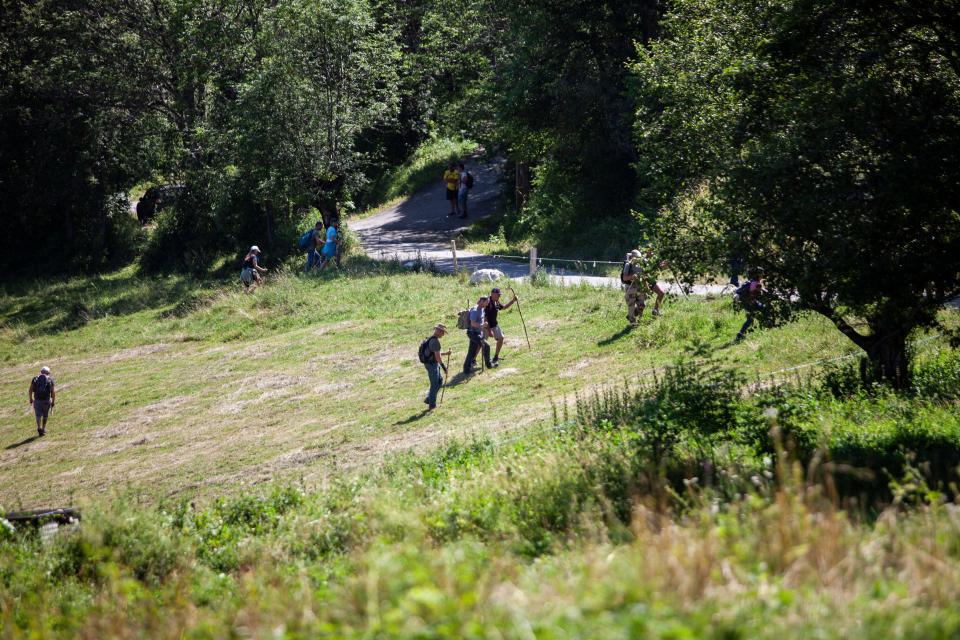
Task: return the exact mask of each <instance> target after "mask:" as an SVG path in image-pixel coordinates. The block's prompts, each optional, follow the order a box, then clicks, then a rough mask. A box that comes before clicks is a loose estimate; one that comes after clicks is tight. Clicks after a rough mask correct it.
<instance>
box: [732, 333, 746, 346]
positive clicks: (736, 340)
mask: <svg viewBox="0 0 960 640" xmlns="http://www.w3.org/2000/svg"><path fill="white" fill-rule="evenodd" d="M743 338H744V336H743V334H742V333H738V334H737V337H736V338H734V339H733V344H740V343H741V342H743Z"/></svg>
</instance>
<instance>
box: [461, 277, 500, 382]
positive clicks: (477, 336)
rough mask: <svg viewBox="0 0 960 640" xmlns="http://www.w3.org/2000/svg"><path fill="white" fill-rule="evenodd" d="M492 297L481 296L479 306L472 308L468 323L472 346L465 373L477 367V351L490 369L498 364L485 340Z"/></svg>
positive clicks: (465, 365)
mask: <svg viewBox="0 0 960 640" xmlns="http://www.w3.org/2000/svg"><path fill="white" fill-rule="evenodd" d="M489 302H490V299H489V298H487V296H480V298H479V299H478V300H477V306H475V307H474V308H473V309H470V313H469V324H468V325H467V338H469V339H470V347H469V348H468V349H467V357H466V359H465V360H464V361H463V373H464V375H470V374H471V373H473V370H474V368H475V367H476V360H477V352H478V351H480V352H481V353H482V355H483V363H484V364H485V365H486V367H487V368H488V369H493V368H494V367H495V366H496V365H495V364H493V363H492V362H490V345H489V344H487V341H486V340H485V338H486V335H487V328H488V327H489V325H488V324H487V318H486V308H487V304H488V303H489Z"/></svg>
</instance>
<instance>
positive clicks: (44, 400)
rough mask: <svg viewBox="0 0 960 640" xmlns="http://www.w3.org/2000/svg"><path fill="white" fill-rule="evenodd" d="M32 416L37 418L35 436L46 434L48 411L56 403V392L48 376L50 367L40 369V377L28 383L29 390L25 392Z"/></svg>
mask: <svg viewBox="0 0 960 640" xmlns="http://www.w3.org/2000/svg"><path fill="white" fill-rule="evenodd" d="M27 397H28V398H29V399H30V404H31V405H32V406H33V414H34V415H35V416H36V418H37V435H41V436H42V435H44V434H46V433H47V419H48V418H49V417H50V410H51V409H53V405H55V404H56V402H57V390H56V388H55V386H54V383H53V377H52V376H51V375H50V367H42V368H41V369H40V375H38V376H37V377H36V378H34V379H33V380H31V381H30V390H29V391H28V392H27Z"/></svg>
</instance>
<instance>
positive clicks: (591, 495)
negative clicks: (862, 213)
mask: <svg viewBox="0 0 960 640" xmlns="http://www.w3.org/2000/svg"><path fill="white" fill-rule="evenodd" d="M517 291H518V293H519V294H520V296H521V298H522V305H523V307H522V308H523V314H524V318H525V319H526V322H527V327H528V329H529V331H530V339H531V341H532V343H533V347H534V348H533V349H532V350H527V349H525V348H524V346H523V345H522V329H521V328H520V326H519V317H518V315H517V314H516V312H515V311H513V312H508V313H506V314H504V316H503V325H504V328H505V330H506V332H507V333H508V335H509V336H510V338H509V341H508V346H507V351H506V352H505V355H506V356H507V359H506V360H505V362H504V364H503V365H502V366H501V367H500V368H499V369H496V370H494V371H491V372H486V373H482V374H479V375H476V376H474V377H472V378H470V379H468V380H455V384H453V385H452V386H451V387H449V388H448V389H447V392H446V395H445V399H444V402H443V406H442V407H441V408H440V409H438V410H437V411H436V412H433V413H429V414H427V413H424V411H423V409H424V405H423V404H422V402H421V400H422V397H423V395H424V394H425V392H426V387H427V385H426V376H425V374H424V373H423V371H422V368H421V366H420V365H419V363H417V362H416V361H415V351H416V347H417V345H418V343H419V341H420V340H421V339H422V338H423V337H425V336H426V335H427V333H428V332H429V328H430V327H431V326H432V324H433V323H434V322H436V321H438V320H440V321H445V322H446V323H447V324H448V325H450V326H452V325H453V324H454V312H455V311H456V310H457V309H458V308H459V307H461V306H463V305H465V304H466V301H467V299H468V298H471V299H475V298H476V297H477V296H478V295H480V294H481V293H483V292H484V289H480V288H477V287H471V286H469V285H467V284H464V283H463V282H461V281H460V280H459V279H458V278H455V277H450V276H433V275H429V274H413V273H404V272H401V271H398V270H396V269H395V268H394V267H393V266H391V265H374V264H371V263H369V262H368V261H366V260H363V259H352V260H351V261H350V262H349V263H348V264H347V266H346V268H345V269H344V271H342V272H339V273H338V272H331V273H328V274H325V275H323V276H321V277H319V278H316V277H310V278H305V277H301V276H299V275H296V274H292V273H286V272H284V273H280V274H275V276H274V279H273V280H272V281H271V282H270V283H268V284H267V285H266V286H265V287H264V288H262V289H260V290H258V291H257V292H256V293H254V294H252V295H247V294H245V293H243V292H242V291H240V289H239V285H236V284H234V283H232V282H216V281H209V282H197V281H192V280H187V279H181V278H176V277H171V278H164V279H147V278H140V277H138V276H136V275H135V274H134V273H133V272H132V271H122V272H119V273H115V274H111V275H109V276H105V277H102V278H97V279H75V280H71V281H65V282H46V283H33V284H29V285H28V284H24V285H20V286H18V287H11V286H8V287H7V290H6V291H4V295H3V296H2V298H0V300H2V302H0V322H2V327H3V329H2V334H0V340H2V342H0V366H2V367H3V369H4V373H5V375H4V376H3V380H4V382H3V385H4V386H3V389H2V404H0V412H2V413H0V415H2V416H3V423H2V427H0V438H2V443H4V444H3V446H4V447H5V448H3V449H2V450H0V451H2V456H3V458H2V461H3V464H2V466H0V505H2V507H3V509H4V510H11V509H17V508H20V507H23V508H29V507H37V506H43V505H62V504H66V503H73V504H78V505H80V506H81V507H82V508H83V513H84V519H83V523H82V525H81V526H80V528H79V529H78V530H77V531H75V532H73V533H62V534H59V535H58V536H57V537H56V538H55V539H54V541H53V542H52V543H44V542H43V541H42V540H41V538H40V537H39V536H38V535H35V534H31V533H30V532H29V531H26V532H24V531H20V532H16V533H13V532H10V531H9V530H8V529H6V528H5V527H4V526H2V525H3V521H2V520H0V638H4V639H5V638H21V637H30V638H58V637H80V638H91V639H93V638H97V639H101V638H143V637H150V638H197V639H201V638H227V637H236V638H247V637H249V638H290V639H293V638H390V637H404V638H591V639H592V638H611V639H612V638H665V639H666V638H672V639H676V638H701V637H702V638H778V639H782V638H809V637H820V638H875V637H898V638H951V637H956V635H957V634H958V633H960V615H958V613H957V609H956V606H955V603H956V602H957V599H958V597H960V515H958V511H957V509H956V505H955V503H954V502H953V500H954V495H955V490H953V489H951V488H950V483H955V482H956V478H957V475H956V467H957V465H958V464H960V417H958V416H960V414H958V411H957V402H958V400H960V356H958V354H957V352H956V351H953V350H951V349H950V348H949V347H947V345H946V343H945V339H944V338H941V337H937V336H936V335H931V336H925V337H924V336H918V341H917V343H916V347H915V348H916V351H917V355H918V360H917V369H916V376H915V381H916V384H915V388H914V389H913V390H911V391H910V392H909V393H903V394H894V393H891V392H887V391H883V390H880V389H863V388H859V387H858V385H857V384H856V380H855V379H854V378H851V370H850V369H849V368H846V367H838V368H834V367H833V366H832V365H830V364H827V365H826V366H811V367H805V368H803V369H793V368H794V367H797V366H800V365H805V364H807V363H811V362H817V361H822V360H825V359H831V358H834V357H836V356H839V355H842V354H845V353H849V352H850V351H849V346H848V345H847V344H846V343H845V342H844V340H845V339H844V338H842V336H840V334H839V332H837V331H836V330H834V329H833V328H831V327H829V326H827V325H826V324H825V323H824V322H822V321H821V320H820V319H818V318H816V317H812V316H811V317H801V318H800V319H799V320H798V321H797V322H795V323H792V324H789V325H787V326H784V327H779V328H775V329H769V330H764V331H758V332H754V333H752V334H751V335H750V337H749V339H748V340H747V341H745V342H744V343H742V344H738V345H731V344H730V338H731V337H732V336H733V334H734V333H735V332H736V330H737V328H738V327H739V323H740V321H741V317H740V316H739V315H737V314H734V313H733V312H732V310H731V308H730V304H729V302H728V301H726V300H713V301H710V300H701V299H694V298H690V299H685V298H679V299H673V300H670V301H669V304H668V305H667V306H666V307H665V315H664V317H662V318H661V319H658V320H653V319H651V318H650V317H649V316H647V317H646V318H645V320H644V322H643V323H642V324H641V326H640V327H638V328H636V329H634V330H633V331H627V330H625V324H626V323H625V320H624V318H623V315H624V312H623V307H622V304H621V303H620V294H619V292H616V291H604V290H597V289H588V288H583V289H578V288H556V287H551V286H534V285H531V284H524V285H522V286H519V287H517ZM954 313H955V312H949V314H948V315H946V316H945V320H946V322H947V323H948V324H949V325H951V326H955V325H956V322H957V320H956V317H955V315H953V314H954ZM448 346H449V347H452V348H453V349H454V352H455V358H454V359H453V360H452V366H451V368H454V369H456V368H459V366H458V365H460V364H462V356H463V354H464V347H465V346H466V340H465V339H464V338H463V337H462V336H461V335H460V334H459V333H458V332H453V334H452V335H451V336H450V337H448V338H447V339H446V340H445V341H444V347H445V348H446V347H448ZM458 354H459V358H458V357H457V356H458ZM678 361H681V362H680V364H679V366H674V367H673V368H672V369H669V370H668V371H664V367H665V366H668V365H671V364H676V363H677V362H678ZM847 362H848V361H840V364H841V365H843V364H845V363H847ZM41 363H48V364H50V366H51V367H53V371H54V374H55V376H56V378H57V381H58V386H59V388H60V394H59V395H58V407H57V410H56V413H55V414H54V418H53V421H52V423H51V426H50V429H49V435H47V436H46V437H45V438H43V439H40V440H36V439H35V440H30V437H31V435H32V434H33V419H32V416H31V415H30V414H29V413H28V406H27V403H26V386H27V384H28V383H29V380H30V378H31V377H32V375H34V370H35V369H38V368H39V366H40V364H41ZM771 374H772V377H771ZM801 374H802V376H801ZM796 377H802V378H803V380H796V381H795V382H792V383H790V384H785V385H784V384H781V383H783V382H785V381H786V382H790V381H791V380H795V378H796ZM627 384H629V388H627V387H626V386H625V385H627Z"/></svg>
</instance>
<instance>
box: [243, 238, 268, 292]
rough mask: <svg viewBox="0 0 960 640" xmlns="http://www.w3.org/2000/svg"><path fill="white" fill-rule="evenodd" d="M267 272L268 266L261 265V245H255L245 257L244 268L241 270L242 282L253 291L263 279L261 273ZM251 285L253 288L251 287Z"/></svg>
mask: <svg viewBox="0 0 960 640" xmlns="http://www.w3.org/2000/svg"><path fill="white" fill-rule="evenodd" d="M266 272H267V269H266V267H261V266H260V247H258V246H257V245H253V246H252V247H250V251H248V252H247V255H246V257H245V258H244V259H243V268H242V269H241V270H240V282H242V283H243V286H244V287H246V288H247V289H248V290H250V291H252V290H253V289H255V288H256V287H257V285H259V284H260V283H261V282H262V281H263V279H262V278H261V277H260V274H261V273H266ZM251 286H252V287H253V289H251V288H250V287H251Z"/></svg>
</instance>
